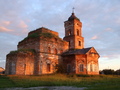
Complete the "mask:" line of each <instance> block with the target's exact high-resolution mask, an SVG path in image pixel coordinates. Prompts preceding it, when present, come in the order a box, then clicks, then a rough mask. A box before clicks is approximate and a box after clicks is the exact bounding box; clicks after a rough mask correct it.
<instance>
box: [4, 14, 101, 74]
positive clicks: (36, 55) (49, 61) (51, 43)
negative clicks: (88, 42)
mask: <svg viewBox="0 0 120 90" xmlns="http://www.w3.org/2000/svg"><path fill="white" fill-rule="evenodd" d="M64 27H65V37H64V38H63V39H61V38H60V37H59V35H58V33H57V32H55V31H52V30H49V29H47V28H44V27H41V28H39V29H36V30H34V31H31V32H29V33H28V36H27V37H26V38H25V39H23V40H22V41H20V42H19V43H18V45H17V50H16V51H11V52H10V53H9V54H8V55H7V56H6V71H5V73H6V75H14V74H15V75H41V74H52V73H54V72H56V70H57V69H58V68H56V67H57V66H59V65H62V66H63V67H64V70H65V73H73V74H92V75H98V74H99V64H98V58H99V57H100V56H99V54H98V52H97V51H96V50H95V48H94V47H88V48H85V47H84V37H82V23H81V21H80V20H79V19H78V18H77V17H76V16H75V14H74V13H72V15H71V16H70V17H69V18H68V20H67V21H65V22H64ZM59 68H60V67H59Z"/></svg>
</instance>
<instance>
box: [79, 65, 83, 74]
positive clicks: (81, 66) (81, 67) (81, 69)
mask: <svg viewBox="0 0 120 90" xmlns="http://www.w3.org/2000/svg"><path fill="white" fill-rule="evenodd" d="M79 69H80V72H83V71H84V65H83V64H80V66H79Z"/></svg>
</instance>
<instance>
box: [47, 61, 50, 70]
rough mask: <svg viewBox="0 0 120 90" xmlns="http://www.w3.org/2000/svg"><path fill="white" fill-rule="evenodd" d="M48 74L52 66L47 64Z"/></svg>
mask: <svg viewBox="0 0 120 90" xmlns="http://www.w3.org/2000/svg"><path fill="white" fill-rule="evenodd" d="M47 72H50V64H49V63H48V64H47Z"/></svg>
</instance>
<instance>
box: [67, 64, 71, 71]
mask: <svg viewBox="0 0 120 90" xmlns="http://www.w3.org/2000/svg"><path fill="white" fill-rule="evenodd" d="M70 72H71V64H67V73H70Z"/></svg>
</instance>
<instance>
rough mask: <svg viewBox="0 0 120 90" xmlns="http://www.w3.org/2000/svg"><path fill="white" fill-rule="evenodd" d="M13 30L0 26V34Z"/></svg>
mask: <svg viewBox="0 0 120 90" xmlns="http://www.w3.org/2000/svg"><path fill="white" fill-rule="evenodd" d="M11 31H13V30H11V29H7V28H6V27H3V26H0V32H11Z"/></svg>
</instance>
